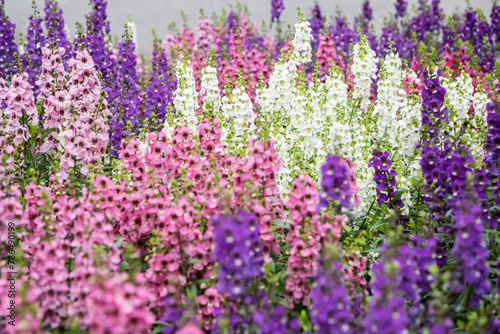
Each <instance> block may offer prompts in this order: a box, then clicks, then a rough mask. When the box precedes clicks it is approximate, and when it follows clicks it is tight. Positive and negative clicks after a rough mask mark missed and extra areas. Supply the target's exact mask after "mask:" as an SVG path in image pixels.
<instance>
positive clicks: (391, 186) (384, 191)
mask: <svg viewBox="0 0 500 334" xmlns="http://www.w3.org/2000/svg"><path fill="white" fill-rule="evenodd" d="M372 154H373V157H372V158H371V159H370V163H369V164H368V167H373V168H374V169H375V174H374V176H373V181H374V182H376V183H377V188H376V189H377V203H378V205H379V206H381V205H382V204H385V205H386V206H387V207H388V208H394V209H397V210H400V209H401V208H402V207H403V201H402V200H401V198H398V199H397V200H395V201H394V203H393V199H394V198H395V196H396V189H397V184H396V175H397V172H396V171H395V170H394V169H392V168H391V167H392V161H391V160H390V159H389V152H379V151H378V150H376V149H375V150H373V152H372Z"/></svg>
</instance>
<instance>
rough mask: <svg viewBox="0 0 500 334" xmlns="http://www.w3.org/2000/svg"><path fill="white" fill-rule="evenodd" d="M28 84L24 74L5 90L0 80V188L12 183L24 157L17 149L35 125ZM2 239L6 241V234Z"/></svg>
mask: <svg viewBox="0 0 500 334" xmlns="http://www.w3.org/2000/svg"><path fill="white" fill-rule="evenodd" d="M28 80H29V75H28V74H27V73H23V74H21V75H19V74H14V76H13V77H12V83H11V85H10V87H9V88H8V89H7V86H6V85H5V82H4V81H3V79H2V78H0V100H3V99H5V105H6V108H5V109H4V110H2V112H1V114H0V120H1V121H2V123H0V139H1V140H2V142H3V143H2V146H3V147H2V148H0V154H1V156H2V163H1V164H0V186H1V185H4V186H6V185H7V184H10V183H14V182H15V178H14V174H15V171H16V169H19V167H20V165H22V159H19V158H23V157H24V155H25V153H24V152H23V150H22V149H20V148H21V147H22V146H21V145H22V144H23V143H27V142H29V140H30V139H31V137H32V131H30V129H31V127H32V126H36V125H38V112H37V109H36V107H35V97H34V95H33V91H32V90H31V86H30V84H29V81H28ZM4 121H6V122H4ZM16 150H17V151H16ZM14 152H16V153H17V154H19V157H16V155H15V153H14ZM18 159H19V160H18ZM4 226H7V224H5V225H4ZM5 236H6V237H7V233H5Z"/></svg>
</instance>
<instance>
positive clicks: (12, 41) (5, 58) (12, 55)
mask: <svg viewBox="0 0 500 334" xmlns="http://www.w3.org/2000/svg"><path fill="white" fill-rule="evenodd" d="M15 30H16V25H15V24H13V23H12V22H10V20H9V17H8V16H7V15H6V14H5V10H4V6H3V3H2V4H0V50H2V51H1V52H0V77H3V78H4V79H6V80H10V78H11V77H12V76H13V75H14V63H15V60H16V55H17V53H18V51H17V44H16V37H15Z"/></svg>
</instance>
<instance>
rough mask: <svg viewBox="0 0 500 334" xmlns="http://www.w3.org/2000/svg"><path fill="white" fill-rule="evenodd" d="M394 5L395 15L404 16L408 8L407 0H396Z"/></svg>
mask: <svg viewBox="0 0 500 334" xmlns="http://www.w3.org/2000/svg"><path fill="white" fill-rule="evenodd" d="M394 7H395V8H396V14H395V15H396V17H405V15H406V9H407V8H408V1H406V0H396V3H395V4H394Z"/></svg>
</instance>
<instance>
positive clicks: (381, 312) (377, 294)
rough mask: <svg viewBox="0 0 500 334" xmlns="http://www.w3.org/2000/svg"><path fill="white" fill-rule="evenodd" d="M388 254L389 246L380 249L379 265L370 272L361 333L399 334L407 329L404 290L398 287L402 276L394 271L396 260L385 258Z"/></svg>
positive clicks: (375, 265)
mask: <svg viewBox="0 0 500 334" xmlns="http://www.w3.org/2000/svg"><path fill="white" fill-rule="evenodd" d="M389 251H390V248H389V245H387V244H384V245H382V246H381V252H380V253H381V256H380V261H379V263H376V264H374V265H373V268H372V270H373V273H374V278H373V280H372V282H371V290H372V292H373V296H372V298H371V299H370V302H369V304H368V309H367V312H366V317H365V319H363V321H362V327H363V333H403V331H404V330H406V329H407V328H408V325H409V318H408V315H407V313H406V301H405V299H404V290H403V289H402V288H401V284H400V283H401V279H402V277H403V276H404V273H402V272H401V271H400V270H398V267H399V266H398V265H397V264H396V261H397V260H394V259H393V258H391V256H389V254H387V253H388V252H389ZM398 262H399V261H398Z"/></svg>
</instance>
